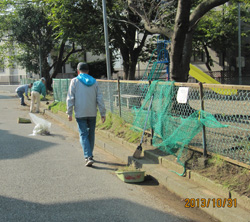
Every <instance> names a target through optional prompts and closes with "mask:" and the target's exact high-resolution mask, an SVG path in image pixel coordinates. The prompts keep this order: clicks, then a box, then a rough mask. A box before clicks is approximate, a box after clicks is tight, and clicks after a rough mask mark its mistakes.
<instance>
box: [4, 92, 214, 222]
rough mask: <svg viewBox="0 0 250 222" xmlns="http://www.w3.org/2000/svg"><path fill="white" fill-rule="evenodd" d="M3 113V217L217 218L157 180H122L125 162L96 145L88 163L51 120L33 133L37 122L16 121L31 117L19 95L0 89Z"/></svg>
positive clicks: (126, 221) (67, 134) (75, 142)
mask: <svg viewBox="0 0 250 222" xmlns="http://www.w3.org/2000/svg"><path fill="white" fill-rule="evenodd" d="M0 116H1V118H0V221H1V222H9V221H18V222H22V221H25V222H29V221H35V222H39V221H42V222H44V221H48V222H52V221H53V222H54V221H69V222H71V221H83V222H85V221H86V222H88V221H101V222H105V221H109V222H110V221H112V222H113V221H119V222H122V221H124V222H129V221H131V222H132V221H133V222H135V221H136V222H140V221H143V222H145V221H147V222H150V221H154V222H155V221H215V220H213V219H212V218H211V217H209V216H208V215H206V214H205V213H204V212H202V211H200V210H199V209H186V208H185V207H184V205H185V201H183V200H180V199H179V198H178V197H176V196H175V195H173V194H171V193H170V192H168V191H167V190H165V189H164V188H163V187H162V186H160V185H158V184H157V182H155V181H154V180H151V179H149V180H148V181H146V182H144V183H142V184H127V183H124V182H122V181H121V180H120V179H119V178H117V176H116V175H115V172H114V170H115V169H116V168H119V167H121V166H123V163H121V162H119V160H118V159H115V158H114V157H113V156H111V155H109V154H108V153H106V152H105V151H103V150H101V149H98V148H97V147H96V149H95V152H94V159H95V160H96V163H95V165H94V166H93V167H92V168H89V167H85V165H84V158H83V152H82V149H81V148H80V144H79V139H78V136H77V135H76V134H75V133H73V132H70V131H68V130H67V129H65V128H64V127H63V126H62V125H60V124H57V123H56V122H53V120H50V121H51V122H52V127H51V129H50V133H51V135H49V136H41V135H36V136H32V135H31V134H32V132H33V129H34V127H35V124H34V123H31V124H18V123H17V118H18V117H23V118H30V116H29V108H28V107H22V106H20V105H19V100H18V98H17V97H16V96H15V94H10V93H3V92H2V93H0ZM37 116H39V117H41V118H44V117H43V116H42V115H41V114H39V115H37Z"/></svg>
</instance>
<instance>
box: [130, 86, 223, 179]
mask: <svg viewBox="0 0 250 222" xmlns="http://www.w3.org/2000/svg"><path fill="white" fill-rule="evenodd" d="M176 94H177V93H176V90H175V86H174V82H166V81H153V82H152V84H151V85H150V87H149V90H148V92H147V94H146V97H145V99H144V102H143V104H142V106H141V107H140V109H134V112H135V119H134V122H133V128H134V129H138V128H140V129H143V128H144V124H145V120H146V116H147V113H148V106H149V104H150V100H151V98H152V96H153V102H152V106H151V109H150V112H149V117H148V122H147V125H146V129H153V130H154V136H153V146H155V147H157V148H159V149H160V150H162V151H164V152H166V153H168V154H170V155H174V156H176V157H177V161H178V163H180V164H181V165H182V166H183V167H184V172H183V173H182V174H179V175H184V173H185V165H184V163H183V162H182V161H181V157H182V155H184V153H183V151H184V150H186V149H184V148H185V147H187V145H188V144H189V143H190V142H191V140H192V139H193V138H194V137H195V136H196V135H197V134H198V133H200V132H201V131H202V128H203V126H205V127H210V128H221V127H227V125H223V124H221V123H220V122H218V121H217V120H216V119H215V117H214V116H213V115H212V114H210V113H208V112H205V111H203V110H194V112H193V113H192V114H191V115H189V116H188V117H187V118H183V117H181V116H176V115H174V113H175V112H174V110H173V109H174V107H176V103H177V100H176V96H177V95H176Z"/></svg>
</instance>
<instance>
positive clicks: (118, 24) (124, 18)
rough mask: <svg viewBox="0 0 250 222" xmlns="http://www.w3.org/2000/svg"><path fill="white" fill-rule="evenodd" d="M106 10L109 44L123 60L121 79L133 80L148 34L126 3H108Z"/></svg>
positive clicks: (122, 0) (122, 1) (119, 1)
mask: <svg viewBox="0 0 250 222" xmlns="http://www.w3.org/2000/svg"><path fill="white" fill-rule="evenodd" d="M107 8H108V18H109V20H108V21H109V27H110V29H109V31H110V42H111V44H112V45H113V47H114V48H115V49H119V51H120V53H121V56H122V58H123V72H124V74H123V79H126V80H133V79H135V71H136V65H137V62H138V59H139V56H140V55H142V53H143V47H144V45H145V42H146V39H147V37H148V35H149V32H148V31H146V30H145V29H143V24H142V23H141V18H140V17H139V16H138V15H135V14H134V13H133V12H132V11H131V10H130V9H129V7H128V5H127V4H126V1H124V0H116V1H113V0H112V1H109V2H108V4H107ZM139 35H140V38H139Z"/></svg>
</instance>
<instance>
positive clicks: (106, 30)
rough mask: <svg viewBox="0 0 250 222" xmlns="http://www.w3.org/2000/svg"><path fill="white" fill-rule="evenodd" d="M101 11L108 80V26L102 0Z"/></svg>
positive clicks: (109, 71) (109, 75) (109, 76)
mask: <svg viewBox="0 0 250 222" xmlns="http://www.w3.org/2000/svg"><path fill="white" fill-rule="evenodd" d="M102 10H103V25H104V35H105V49H106V65H107V77H108V79H111V68H110V55H109V39H108V25H107V12H106V1H105V0H102Z"/></svg>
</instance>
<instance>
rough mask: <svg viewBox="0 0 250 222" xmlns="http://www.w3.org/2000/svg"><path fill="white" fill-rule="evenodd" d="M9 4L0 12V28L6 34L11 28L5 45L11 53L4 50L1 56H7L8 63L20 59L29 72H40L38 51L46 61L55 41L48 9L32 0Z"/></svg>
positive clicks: (19, 61)
mask: <svg viewBox="0 0 250 222" xmlns="http://www.w3.org/2000/svg"><path fill="white" fill-rule="evenodd" d="M6 7H7V8H9V10H7V11H5V12H3V13H2V14H0V19H1V21H2V23H1V26H0V28H1V30H2V31H3V33H4V36H7V35H8V34H9V32H10V31H11V35H8V36H7V37H6V39H5V40H7V41H4V45H3V48H4V47H5V48H8V49H9V50H8V51H9V52H10V54H9V55H7V56H6V51H5V53H1V54H0V56H3V57H4V60H7V61H6V64H11V63H13V64H14V63H18V64H19V65H21V66H22V67H23V68H26V70H27V71H28V72H34V73H38V72H39V59H40V58H39V55H40V56H41V59H42V60H45V61H46V59H47V55H48V53H49V52H50V51H51V50H52V48H53V44H54V41H53V39H52V29H51V27H50V26H49V25H48V20H47V18H46V13H45V10H44V8H43V7H40V6H39V5H37V4H35V3H31V2H30V1H21V2H20V4H15V1H13V2H12V1H9V2H8V6H6ZM12 48H13V49H12ZM11 49H12V50H13V51H12V50H11ZM1 51H2V50H1ZM7 62H8V63H7Z"/></svg>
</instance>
